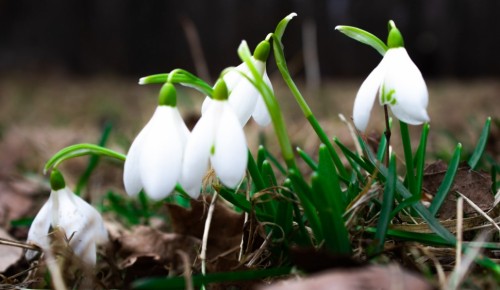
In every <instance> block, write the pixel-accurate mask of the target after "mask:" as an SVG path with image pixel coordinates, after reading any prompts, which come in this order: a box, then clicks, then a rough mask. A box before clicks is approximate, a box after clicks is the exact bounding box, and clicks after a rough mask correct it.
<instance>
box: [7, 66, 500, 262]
mask: <svg viewBox="0 0 500 290" xmlns="http://www.w3.org/2000/svg"><path fill="white" fill-rule="evenodd" d="M360 83H361V80H340V79H335V80H330V81H328V82H325V84H324V85H323V87H322V89H321V90H320V91H319V92H317V93H315V94H314V95H312V94H311V95H309V94H305V95H306V100H307V101H308V102H309V104H310V106H311V108H312V111H313V112H314V113H315V114H316V116H317V118H318V119H319V121H320V123H321V124H322V125H323V126H324V128H325V130H326V131H327V133H328V134H329V135H330V136H332V137H333V136H338V137H339V138H340V139H341V140H342V141H343V142H345V143H346V144H350V143H351V142H350V141H349V140H350V138H351V137H350V135H349V132H348V130H347V127H346V125H345V124H343V123H342V122H341V121H340V119H339V117H338V114H343V115H345V116H346V118H350V114H351V110H352V103H353V101H354V96H355V94H356V91H357V88H358V87H359V85H360ZM428 86H429V92H430V104H429V115H430V117H431V133H430V135H429V147H428V148H429V151H430V152H434V153H435V154H431V155H430V157H429V158H431V159H436V158H437V157H438V156H449V155H450V154H452V152H453V148H454V146H455V144H456V143H457V142H462V143H463V144H464V148H469V149H470V150H472V148H473V146H474V144H475V141H476V139H477V137H478V135H479V133H480V130H481V128H482V125H483V123H484V121H485V119H486V117H487V116H492V117H493V118H495V117H496V118H500V83H499V82H497V81H494V80H487V79H482V80H460V81H459V80H439V81H437V80H436V81H434V80H431V81H429V82H428ZM275 87H277V88H278V90H277V94H278V97H279V99H280V102H281V106H282V109H283V110H284V115H285V118H286V119H287V121H288V123H287V125H288V129H289V132H290V136H291V139H292V141H293V142H294V143H295V145H297V146H300V147H302V148H304V149H305V150H306V151H308V152H314V151H315V150H316V148H317V145H318V144H319V141H318V140H317V138H316V137H315V136H314V135H313V131H312V129H310V127H309V125H308V124H307V123H306V122H305V121H304V119H303V117H302V115H301V113H300V110H299V108H298V106H297V105H296V103H295V101H294V100H293V97H292V96H291V95H290V93H288V91H287V90H285V88H282V87H281V86H280V84H279V82H278V83H277V84H276V85H275ZM158 89H159V87H158V86H147V87H145V86H139V85H137V80H135V79H119V78H114V77H107V76H102V77H99V78H87V79H81V78H80V79H68V78H63V77H57V76H40V77H36V78H35V77H31V78H28V79H21V78H17V77H4V78H2V79H1V80H0V164H1V166H0V186H1V187H0V188H1V191H0V205H1V206H0V228H3V229H6V230H7V231H9V230H11V225H10V222H11V221H12V220H17V219H21V218H25V217H30V216H33V215H35V214H36V211H37V210H38V208H39V207H40V205H41V203H42V202H43V201H44V200H45V199H46V197H47V193H48V189H47V185H46V181H44V178H43V176H42V168H43V165H44V163H45V161H46V160H48V158H50V157H51V156H52V155H53V154H54V153H55V152H57V151H58V150H60V149H61V148H63V147H65V146H68V145H72V144H75V143H95V142H97V140H98V139H99V136H100V134H101V132H102V129H103V127H104V125H105V124H108V123H110V124H112V126H113V129H112V133H111V137H110V141H109V146H110V147H112V148H114V149H116V150H117V151H120V152H123V153H126V151H127V148H128V145H129V144H130V141H131V140H132V138H134V137H135V135H136V134H137V133H138V132H139V130H140V129H141V128H142V126H143V125H144V124H145V123H146V122H147V120H148V119H149V117H150V116H151V114H152V112H153V111H154V108H155V106H156V104H155V103H156V95H157V90H158ZM304 91H305V90H304ZM202 98H203V97H202V96H201V95H199V94H197V93H194V94H193V93H190V92H189V91H186V92H185V93H184V94H183V92H182V91H181V92H179V101H178V104H179V107H180V108H181V110H182V111H183V114H184V115H185V116H190V117H192V116H194V117H195V116H196V115H197V112H198V111H199V106H200V103H201V100H202ZM371 120H372V121H373V122H372V123H371V125H370V126H369V128H368V132H369V133H371V132H374V133H378V134H380V132H381V131H382V130H383V125H382V122H381V121H382V111H381V109H380V108H379V107H378V106H375V109H374V110H373V112H372V119H371ZM493 127H494V129H495V126H493ZM246 130H247V131H248V137H247V138H248V140H249V141H248V142H249V144H250V146H251V148H252V149H253V150H255V148H256V145H257V143H258V142H257V140H258V132H259V130H258V129H257V126H256V125H255V124H251V125H249V126H248V128H247V129H246ZM396 130H397V129H396ZM495 130H497V131H496V132H497V134H498V126H497V127H496V129H495ZM264 132H266V133H267V134H268V137H267V139H266V140H267V142H268V143H269V144H271V148H272V143H273V142H275V141H274V139H273V138H274V137H273V136H272V128H267V129H265V130H264ZM412 132H413V133H415V134H417V133H418V130H413V129H412ZM395 134H398V133H397V132H396V133H395ZM416 139H417V140H418V138H416ZM395 142H396V144H395V147H396V150H398V149H397V141H395ZM495 146H496V148H494V149H493V151H495V150H496V154H497V155H496V158H498V157H499V156H498V154H499V152H500V150H499V148H498V147H499V144H498V143H496V145H495ZM272 150H277V147H274V148H273V149H272ZM275 153H276V154H279V152H277V151H275ZM497 160H498V159H497ZM85 166H86V160H76V161H71V162H68V164H67V165H65V166H64V167H63V170H65V171H64V173H65V176H66V177H67V179H68V180H69V182H68V183H69V184H70V185H71V184H72V183H73V184H74V182H75V180H76V178H77V177H78V176H79V175H80V174H81V173H82V171H83V170H84V169H85ZM90 187H91V189H92V190H90V191H88V192H90V193H91V199H92V200H98V199H99V195H102V194H104V193H105V192H106V191H108V190H109V189H110V188H112V189H113V190H115V191H116V192H123V188H122V183H121V170H120V168H119V167H116V166H110V165H109V164H104V165H103V166H102V168H100V169H98V170H97V172H96V174H94V176H93V177H92V182H91V185H90ZM10 234H11V235H12V236H13V237H14V238H17V239H19V240H22V239H23V238H25V235H26V231H22V230H16V231H15V232H12V231H10ZM0 247H2V246H0ZM2 271H3V270H2ZM0 272H1V271H0Z"/></svg>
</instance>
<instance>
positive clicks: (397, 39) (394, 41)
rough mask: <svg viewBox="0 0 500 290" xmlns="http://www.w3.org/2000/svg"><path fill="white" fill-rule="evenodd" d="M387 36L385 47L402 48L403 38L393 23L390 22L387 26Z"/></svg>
mask: <svg viewBox="0 0 500 290" xmlns="http://www.w3.org/2000/svg"><path fill="white" fill-rule="evenodd" d="M388 29H389V36H387V46H388V47H389V48H397V47H404V45H405V44H404V41H403V36H402V35H401V32H400V31H399V29H398V28H397V27H396V24H395V23H394V21H392V20H390V21H389V24H388Z"/></svg>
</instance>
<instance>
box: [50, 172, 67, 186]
mask: <svg viewBox="0 0 500 290" xmlns="http://www.w3.org/2000/svg"><path fill="white" fill-rule="evenodd" d="M65 187H66V182H65V181H64V177H63V176H62V174H61V172H59V170H57V169H53V170H52V172H51V173H50V188H52V190H60V189H63V188H65Z"/></svg>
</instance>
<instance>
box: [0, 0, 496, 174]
mask: <svg viewBox="0 0 500 290" xmlns="http://www.w3.org/2000/svg"><path fill="white" fill-rule="evenodd" d="M291 12H297V14H298V16H297V17H296V18H294V19H293V20H292V21H291V22H290V24H289V26H288V28H287V30H286V32H285V35H284V39H283V42H284V45H285V54H286V57H287V59H288V65H289V68H290V70H291V71H292V73H293V75H294V78H295V80H296V81H297V82H298V85H299V87H300V88H301V90H303V92H304V93H305V97H306V99H307V101H308V102H309V103H310V106H311V108H312V109H313V112H315V114H316V115H317V117H318V119H320V121H321V122H322V124H323V125H324V126H325V127H326V128H327V129H326V130H327V133H329V134H331V135H332V136H333V135H337V136H338V135H345V136H347V138H349V137H348V136H349V135H348V133H347V132H346V131H347V130H346V127H345V126H344V125H343V124H342V123H341V122H340V120H339V118H338V114H339V113H342V114H344V115H345V116H346V118H347V119H349V117H350V116H351V110H352V104H353V101H354V97H355V95H356V91H357V89H358V88H359V86H360V84H361V82H362V80H363V78H365V77H366V76H367V75H368V74H369V72H370V71H371V70H372V69H373V68H374V67H375V66H376V65H377V63H378V62H379V61H380V59H381V56H380V55H378V54H377V52H376V51H375V50H373V49H372V48H370V47H367V46H365V45H362V44H360V43H358V42H356V41H353V40H352V39H349V38H347V37H345V36H344V35H342V34H341V33H339V32H337V31H335V29H334V28H335V26H336V25H352V26H357V27H360V28H363V29H365V30H368V31H370V32H372V33H374V34H375V35H377V36H379V37H380V38H381V39H383V40H384V41H385V39H386V36H387V22H388V20H389V19H393V20H394V21H395V22H396V24H397V25H398V27H399V28H400V30H401V32H402V33H403V36H404V38H405V45H406V48H407V50H408V51H409V54H410V56H411V57H412V59H413V60H414V62H415V63H416V64H417V66H419V67H420V69H421V70H422V73H423V75H424V77H425V78H426V80H427V83H428V86H429V91H430V105H429V114H430V116H431V120H432V121H431V124H432V128H433V130H434V132H435V135H431V136H430V139H431V143H432V139H433V138H435V137H434V136H436V135H440V136H453V137H449V138H448V137H445V138H448V139H450V140H451V141H452V142H448V143H447V142H445V141H443V140H442V139H443V138H440V139H439V140H436V141H434V142H433V143H432V144H437V145H438V147H440V148H443V150H444V151H451V150H452V148H453V147H454V144H455V142H456V141H457V139H458V141H461V142H466V143H467V142H469V143H472V144H473V143H474V140H475V138H476V137H477V135H478V134H479V131H480V129H481V127H482V124H483V123H484V120H485V118H486V117H487V116H493V117H498V115H499V114H500V101H499V97H500V96H499V94H500V84H499V82H498V77H499V76H500V57H498V52H499V51H500V39H499V36H498V35H499V34H498V31H499V29H500V14H499V13H500V1H498V0H421V1H415V0H407V1H404V0H378V1H363V0H313V1H307V0H255V1H244V0H239V1H238V0H211V1H202V0H183V1H159V0H148V1H144V0H143V1H139V0H105V1H103V0H77V1H66V0H64V1H63V0H48V1H28V0H0V138H1V139H0V141H1V142H0V146H2V147H0V151H2V150H3V153H2V154H3V155H7V156H4V158H1V157H2V156H0V160H2V162H3V163H4V164H5V163H6V162H7V161H8V160H10V161H9V162H10V163H8V164H11V165H13V166H17V167H21V168H25V169H26V170H36V171H38V170H39V168H41V166H42V162H43V161H42V162H40V159H41V160H46V159H47V158H49V157H50V156H51V155H52V154H53V153H54V152H56V151H57V150H59V148H62V147H63V146H66V145H70V144H73V143H75V142H95V141H96V140H97V139H98V136H99V134H100V132H101V131H102V128H103V126H104V124H112V125H113V130H114V131H113V132H114V135H113V136H115V139H118V140H121V141H120V142H121V143H120V142H119V143H120V144H121V146H120V147H119V150H121V151H124V152H125V151H126V149H127V148H128V144H129V142H130V140H131V139H132V138H133V137H134V136H135V135H136V134H137V132H138V131H139V130H140V129H141V128H142V126H143V125H144V124H145V122H147V120H148V119H149V118H150V116H151V113H152V112H153V110H154V108H155V105H156V95H157V92H158V88H159V87H158V86H139V85H137V80H138V78H139V77H141V76H145V75H149V74H155V73H163V72H168V71H170V70H172V69H174V68H184V69H187V70H189V71H191V72H193V73H196V74H198V75H199V76H200V77H202V78H203V79H205V80H207V81H209V82H213V81H214V80H215V78H216V77H217V76H218V74H219V73H220V71H221V70H222V69H224V68H226V67H228V66H235V65H238V64H239V63H240V62H241V61H240V60H239V58H238V56H237V53H236V49H237V47H238V45H239V44H240V42H241V41H242V40H243V39H245V40H247V42H248V43H249V45H250V47H251V49H253V48H254V47H255V45H256V44H258V43H259V42H260V41H261V40H263V39H264V38H265V37H266V35H267V34H268V33H270V32H272V31H274V29H275V26H276V25H277V23H278V22H279V21H280V20H281V19H282V18H283V17H285V16H286V15H288V14H289V13H291ZM268 71H269V74H270V76H271V79H272V80H273V83H274V86H275V90H276V92H277V95H278V98H279V99H280V100H281V104H282V107H283V109H284V110H285V116H286V117H287V118H288V119H289V121H290V124H289V127H290V132H291V134H301V136H297V137H296V140H297V143H298V145H301V146H305V147H307V146H310V147H311V148H314V146H316V145H317V140H316V138H308V136H309V135H308V134H313V133H312V131H311V130H310V127H309V126H308V125H307V124H305V122H304V121H303V119H302V118H297V117H300V115H301V112H300V110H299V108H298V106H297V105H296V104H295V102H294V101H293V98H292V96H291V94H290V93H289V91H288V90H287V89H286V87H284V85H283V82H282V81H281V80H280V75H279V73H278V72H277V70H276V67H275V65H274V60H272V57H271V60H270V61H269V62H268ZM186 92H187V91H186ZM191 92H192V91H189V93H186V94H184V96H183V97H182V98H180V100H179V103H180V108H181V110H183V111H188V112H184V113H185V114H191V113H192V112H197V110H198V108H199V105H200V103H201V98H200V96H199V94H198V95H196V93H194V95H195V96H194V97H192V96H191V95H192V94H191ZM186 95H187V96H188V97H185V96H186ZM202 97H203V96H202ZM378 109H379V108H377V106H375V109H374V112H373V114H372V115H373V116H372V118H373V121H374V122H373V125H371V126H370V127H369V131H370V132H377V133H380V132H381V131H382V130H383V125H382V122H377V120H378V121H380V120H381V118H382V112H381V111H380V110H379V111H377V110H378ZM185 116H187V115H185ZM251 126H252V125H251ZM75 129H76V130H75ZM415 130H416V132H417V133H418V132H419V131H418V128H417V129H415ZM269 131H270V132H271V133H272V128H271V129H269ZM443 132H444V133H445V134H441V133H443ZM54 136H56V137H54ZM116 136H118V137H116ZM456 136H457V137H456ZM120 138H121V139H120ZM292 138H295V137H294V136H292ZM248 139H251V137H249V138H248ZM417 140H418V139H417ZM307 142H310V143H311V142H312V143H311V144H309V143H307ZM305 143H307V144H305ZM23 146H24V147H23ZM471 146H472V145H471ZM26 147H27V148H26ZM21 148H23V149H21ZM20 149H21V150H20ZM12 151H20V153H19V154H22V155H23V156H21V157H19V158H17V159H16V158H14V157H15V154H13V153H12ZM26 152H30V154H26ZM37 154H38V155H37ZM33 155H35V156H38V157H39V158H38V157H36V158H33V159H34V161H33V162H31V163H30V162H26V161H25V159H26V156H28V157H29V158H31V156H33ZM20 158H21V159H22V160H23V161H22V162H20V161H19V159H20ZM6 160H7V161H6ZM16 160H17V161H16ZM19 164H21V165H19ZM4 168H9V167H8V166H4ZM0 173H1V172H0Z"/></svg>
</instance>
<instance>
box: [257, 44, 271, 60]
mask: <svg viewBox="0 0 500 290" xmlns="http://www.w3.org/2000/svg"><path fill="white" fill-rule="evenodd" d="M270 51H271V44H269V41H267V40H264V41H261V42H260V43H259V45H257V47H256V48H255V51H254V52H253V57H254V58H255V59H257V60H260V61H263V62H266V61H267V58H268V57H269V52H270Z"/></svg>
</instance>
